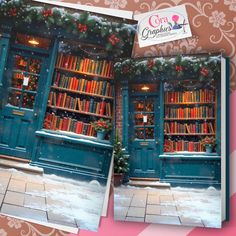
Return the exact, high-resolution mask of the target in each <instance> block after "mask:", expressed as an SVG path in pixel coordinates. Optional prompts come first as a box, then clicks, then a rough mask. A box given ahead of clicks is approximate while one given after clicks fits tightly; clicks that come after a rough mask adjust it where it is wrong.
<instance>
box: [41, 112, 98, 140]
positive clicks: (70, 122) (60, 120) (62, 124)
mask: <svg viewBox="0 0 236 236" xmlns="http://www.w3.org/2000/svg"><path fill="white" fill-rule="evenodd" d="M44 128H45V129H50V130H62V131H68V132H74V133H76V134H83V135H88V136H94V135H95V130H94V128H93V126H92V124H88V123H84V122H82V121H77V120H76V119H72V118H70V117H60V116H57V115H55V114H52V113H49V112H47V113H46V116H45V120H44Z"/></svg>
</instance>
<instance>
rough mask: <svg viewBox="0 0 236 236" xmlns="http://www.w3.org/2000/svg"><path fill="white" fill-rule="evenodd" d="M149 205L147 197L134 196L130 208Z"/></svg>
mask: <svg viewBox="0 0 236 236" xmlns="http://www.w3.org/2000/svg"><path fill="white" fill-rule="evenodd" d="M146 203H147V195H146V194H145V195H140V194H139V195H134V197H133V199H132V201H131V204H130V206H133V207H145V206H146Z"/></svg>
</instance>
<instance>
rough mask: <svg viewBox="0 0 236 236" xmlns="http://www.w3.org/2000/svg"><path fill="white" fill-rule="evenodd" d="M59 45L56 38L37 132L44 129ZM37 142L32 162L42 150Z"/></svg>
mask: <svg viewBox="0 0 236 236" xmlns="http://www.w3.org/2000/svg"><path fill="white" fill-rule="evenodd" d="M58 44H59V41H58V39H57V38H55V40H54V43H53V46H52V48H51V50H50V57H49V64H48V67H47V71H48V73H47V79H46V81H45V83H46V85H45V88H46V89H45V91H44V92H43V98H42V105H41V107H40V110H41V111H40V117H39V122H38V127H37V130H41V129H42V127H43V122H44V116H45V113H46V110H47V104H48V96H49V92H50V88H51V83H52V77H53V73H54V68H55V64H56V58H57V52H58ZM35 140H36V141H35V142H34V148H33V152H32V157H31V160H32V162H34V161H36V153H37V150H38V149H40V140H39V139H35Z"/></svg>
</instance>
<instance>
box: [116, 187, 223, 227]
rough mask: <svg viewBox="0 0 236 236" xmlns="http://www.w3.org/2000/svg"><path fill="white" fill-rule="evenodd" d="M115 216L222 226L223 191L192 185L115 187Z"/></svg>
mask: <svg viewBox="0 0 236 236" xmlns="http://www.w3.org/2000/svg"><path fill="white" fill-rule="evenodd" d="M114 192H115V197H114V217H115V220H119V221H136V222H146V223H160V224H173V225H184V226H197V227H216V228H218V227H220V226H221V200H220V190H216V189H214V188H212V187H210V188H208V189H193V188H180V187H176V188H170V189H154V188H137V187H130V186H121V187H118V188H115V191H114Z"/></svg>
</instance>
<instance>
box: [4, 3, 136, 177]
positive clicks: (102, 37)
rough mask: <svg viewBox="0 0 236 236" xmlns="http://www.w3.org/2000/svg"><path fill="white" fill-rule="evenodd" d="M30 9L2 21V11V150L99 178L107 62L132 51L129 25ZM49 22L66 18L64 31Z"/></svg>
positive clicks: (106, 137) (109, 89)
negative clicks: (12, 19) (24, 15)
mask: <svg viewBox="0 0 236 236" xmlns="http://www.w3.org/2000/svg"><path fill="white" fill-rule="evenodd" d="M29 8H30V9H26V8H25V9H23V10H22V9H21V10H20V11H19V13H18V12H17V13H16V14H14V15H12V16H11V17H10V15H9V16H8V18H7V19H5V18H1V14H0V18H1V24H0V28H1V31H0V32H1V36H0V90H1V93H0V96H1V105H0V155H2V156H14V157H18V158H23V159H28V160H30V161H31V164H32V165H37V166H40V167H43V168H44V170H45V172H49V173H56V174H60V175H69V176H71V175H72V177H74V176H75V177H76V176H79V177H80V178H83V177H84V178H93V179H94V178H96V179H99V180H101V181H103V180H104V181H105V180H106V179H107V176H108V171H109V166H110V163H111V156H112V145H111V141H112V129H111V127H112V122H113V108H114V106H113V102H114V83H113V78H114V72H113V64H114V62H113V61H114V57H117V56H125V57H127V56H130V55H131V51H132V45H133V38H134V34H135V28H134V27H133V23H134V22H125V21H123V20H120V19H117V18H115V19H114V18H108V19H107V18H104V16H97V15H96V16H95V15H91V14H88V13H84V12H82V13H81V12H80V13H77V14H72V13H69V12H67V11H66V10H60V11H58V8H48V7H35V9H34V7H29ZM4 10H5V11H6V12H8V13H9V14H10V13H11V11H10V9H7V8H6V9H1V11H4ZM8 10H9V11H8ZM24 10H26V11H25V12H23V13H22V12H21V11H24ZM31 10H32V11H33V12H34V13H35V12H36V13H35V14H36V16H35V15H30V14H29V16H28V17H31V18H32V19H31V21H29V18H27V19H28V23H26V22H24V20H22V22H21V23H19V22H18V23H17V25H16V24H15V22H16V21H11V20H9V17H10V18H14V17H16V18H17V20H18V21H19V19H22V18H21V17H20V16H21V15H20V14H28V13H29V12H30V11H31ZM1 13H2V12H1ZM8 13H7V14H8ZM58 14H59V15H60V14H62V16H61V18H60V17H59V15H58ZM4 16H6V14H5V15H4ZM58 17H59V18H58ZM66 18H67V19H66ZM24 19H26V18H24ZM55 19H64V20H66V22H67V23H66V24H65V26H66V28H63V24H61V26H58V25H56V24H59V23H58V22H56V21H55ZM37 21H38V22H37ZM121 21H122V22H121ZM35 22H36V23H37V24H36V25H35ZM101 31H102V32H101ZM101 125H103V128H104V126H105V129H106V133H105V134H103V135H102V136H103V137H101V136H98V133H99V127H101Z"/></svg>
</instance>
